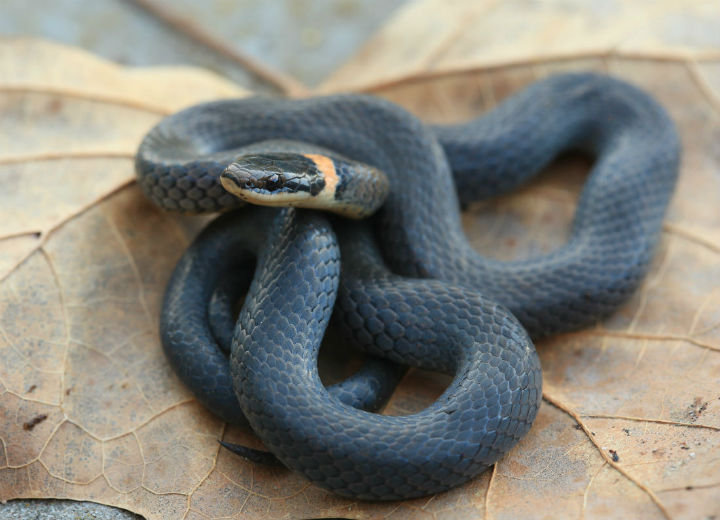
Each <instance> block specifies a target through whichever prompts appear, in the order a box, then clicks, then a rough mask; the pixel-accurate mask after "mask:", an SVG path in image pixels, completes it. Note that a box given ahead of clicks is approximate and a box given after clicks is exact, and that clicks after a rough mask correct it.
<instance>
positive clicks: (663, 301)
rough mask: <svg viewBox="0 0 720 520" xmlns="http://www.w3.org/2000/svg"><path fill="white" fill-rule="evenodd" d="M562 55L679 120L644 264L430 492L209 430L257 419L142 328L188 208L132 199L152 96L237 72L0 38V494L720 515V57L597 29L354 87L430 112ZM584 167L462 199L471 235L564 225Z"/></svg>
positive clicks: (534, 237) (351, 513)
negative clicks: (298, 469)
mask: <svg viewBox="0 0 720 520" xmlns="http://www.w3.org/2000/svg"><path fill="white" fill-rule="evenodd" d="M422 4H424V3H421V4H420V5H422ZM460 4H462V3H460ZM463 34H464V33H463ZM446 41H449V40H446ZM373 45H374V44H373ZM458 45H459V43H458ZM400 48H402V46H401V47H400ZM375 52H378V51H377V50H376V51H375ZM376 56H377V54H376ZM361 58H362V60H364V59H367V58H365V57H362V56H361ZM470 58H471V57H470ZM470 58H468V60H469V61H468V62H470V61H472V60H471V59H470ZM386 59H389V58H386ZM395 59H396V63H397V64H399V63H401V62H402V61H403V60H402V59H401V54H395ZM362 60H360V62H362ZM356 63H358V62H356ZM479 65H482V63H480V64H479ZM352 66H353V65H352V64H351V65H348V67H352ZM439 67H440V69H439V70H441V69H443V67H442V65H439ZM454 67H455V66H454V65H453V67H448V70H452V69H453V68H454ZM563 70H598V71H602V72H607V73H611V74H614V75H617V76H619V77H622V78H625V79H627V80H629V81H631V82H633V83H635V84H637V85H639V86H641V87H643V88H645V89H647V90H649V91H650V92H652V93H653V94H655V95H656V96H657V97H658V98H659V99H660V101H661V102H662V103H663V104H664V105H665V106H666V107H667V108H668V110H669V111H670V113H671V115H672V117H673V118H674V120H675V121H676V123H677V124H678V127H679V129H680V132H681V135H682V141H683V146H684V155H683V161H682V171H681V176H680V181H679V185H678V189H677V192H676V195H675V197H674V200H673V202H672V205H671V208H670V211H669V214H668V217H667V221H666V224H665V228H664V235H663V240H662V243H661V246H660V248H659V251H658V254H657V257H656V260H655V262H654V265H653V268H652V270H651V272H650V274H649V276H648V278H647V280H646V281H645V283H644V285H643V286H642V288H641V290H639V291H638V293H637V294H636V296H635V297H634V298H633V299H632V300H631V301H630V302H628V304H627V305H625V306H624V307H623V308H622V309H620V310H619V311H618V312H617V313H616V314H615V315H614V316H613V317H611V318H610V319H608V320H607V321H605V322H604V323H602V324H601V325H599V326H597V327H596V328H593V329H592V330H587V331H583V332H579V333H575V334H568V335H563V336H559V337H556V338H552V339H550V340H547V341H544V342H542V343H540V344H539V345H538V350H539V353H540V356H541V359H542V364H543V369H544V373H545V391H544V395H545V400H544V403H543V406H542V407H541V410H540V413H539V416H538V419H537V422H536V424H535V425H534V427H533V429H532V430H531V432H530V434H529V435H528V436H527V437H526V438H525V439H524V440H523V441H522V442H521V443H520V444H519V445H518V446H517V447H516V448H515V449H514V450H512V451H511V453H510V454H509V455H508V456H506V457H505V458H503V459H502V460H501V461H500V462H499V463H498V464H497V465H496V466H495V467H494V468H493V470H492V471H489V472H486V473H485V474H483V475H481V476H480V477H478V478H477V479H475V480H474V481H472V482H470V483H468V484H466V485H464V486H462V487H460V488H458V489H455V490H452V491H450V492H447V493H444V494H442V495H438V496H434V497H429V498H426V499H419V500H412V501H405V502H401V503H383V504H368V503H357V502H349V501H347V500H344V499H340V498H337V497H334V496H331V495H329V494H327V493H326V492H325V491H323V490H320V489H318V488H316V487H314V486H311V485H309V484H308V483H307V482H305V481H304V480H303V479H302V478H301V477H299V476H297V475H294V474H292V473H290V472H288V471H284V470H281V469H268V468H262V467H257V466H253V465H252V464H250V463H247V462H244V461H241V460H239V459H237V458H235V457H233V456H232V455H230V454H228V453H227V452H224V451H221V450H220V449H219V447H218V444H217V442H216V439H218V438H221V437H223V438H225V439H226V440H229V441H241V442H246V443H250V444H253V445H256V444H255V443H256V442H257V441H256V440H255V439H254V438H253V437H252V436H251V435H249V434H248V433H247V432H243V431H240V430H233V429H227V427H226V426H225V425H224V424H223V423H221V422H220V421H219V420H217V419H215V418H214V417H212V416H211V415H210V414H209V413H207V412H206V411H204V410H203V409H202V407H200V406H199V405H198V404H197V403H196V402H195V401H194V400H193V398H192V397H191V395H190V394H189V393H188V391H187V390H186V389H185V388H183V386H182V385H181V384H180V383H179V381H178V380H177V378H176V377H175V376H174V375H173V374H172V372H171V371H170V369H169V367H168V366H167V363H166V362H165V359H164V357H163V355H162V352H161V349H160V345H159V340H158V332H157V321H158V320H157V316H158V313H159V305H160V301H161V298H162V293H163V290H164V286H165V283H166V281H167V279H168V277H169V274H170V271H171V269H172V267H173V265H174V263H175V261H176V260H177V258H178V257H179V255H180V254H181V253H182V251H183V249H184V248H185V247H186V245H187V244H188V242H189V240H190V239H191V238H192V236H194V234H195V233H196V232H197V230H198V229H199V227H200V226H201V225H202V223H203V222H204V220H202V219H193V218H190V217H178V216H174V215H169V214H165V213H163V212H161V211H159V210H157V209H155V208H154V207H153V206H152V205H151V204H150V203H148V202H147V201H146V200H145V199H144V198H143V196H142V195H141V194H140V192H139V191H138V190H137V188H136V187H135V185H134V183H133V182H132V178H133V165H132V156H133V153H134V149H135V147H136V145H137V143H138V141H139V139H140V138H141V136H142V135H143V133H144V132H145V131H146V130H147V129H148V128H149V127H150V126H151V125H152V124H153V123H154V122H156V121H157V120H158V119H159V118H160V117H161V116H162V115H164V114H166V113H170V112H172V111H174V110H176V109H178V108H180V107H182V106H186V105H189V104H192V103H195V102H198V101H201V100H205V99H210V98H217V97H227V96H239V95H242V94H243V92H241V91H240V90H239V89H237V88H235V87H233V86H232V85H229V84H227V83H226V82H224V81H223V80H221V79H219V78H217V77H214V76H212V75H210V74H207V73H201V72H198V71H194V70H189V69H186V70H179V69H167V70H165V69H153V70H147V71H134V70H129V69H122V68H118V67H116V66H113V65H110V64H108V63H106V62H103V61H100V60H98V59H96V58H93V57H91V56H89V55H87V54H84V53H82V52H80V51H77V50H74V49H68V48H64V47H60V46H56V45H49V44H44V43H38V42H30V41H22V40H21V41H17V40H15V41H7V42H4V43H2V44H1V45H0V104H2V107H3V111H2V114H3V117H2V118H0V124H1V125H2V128H3V132H2V133H0V135H1V136H2V137H0V184H1V185H2V186H3V190H2V191H1V192H0V208H2V209H0V212H1V215H2V219H0V349H1V350H2V355H1V356H0V388H1V389H2V393H1V394H0V417H1V419H0V425H2V426H0V439H1V440H2V444H0V449H1V450H2V457H1V458H0V465H1V466H2V468H1V469H0V498H1V499H5V500H6V499H12V498H16V497H61V498H72V499H78V500H93V501H97V502H102V503H106V504H111V505H116V506H120V507H124V508H127V509H130V510H132V511H135V512H138V513H140V514H142V515H144V516H146V517H147V518H150V519H155V518H158V519H159V518H163V519H172V518H188V519H201V518H202V519H208V518H238V519H239V518H243V519H245V518H309V517H338V516H340V517H347V518H393V519H397V518H458V519H466V518H467V519H469V518H494V519H504V518H508V519H514V518H638V519H655V518H663V517H667V518H688V519H690V518H705V517H712V515H717V514H720V506H719V505H718V504H720V469H719V468H720V390H718V388H720V384H719V383H720V262H719V261H718V260H720V211H718V208H720V174H719V173H718V172H720V155H719V154H718V152H717V142H718V140H719V138H720V102H719V101H718V96H719V93H720V60H718V61H713V60H711V59H710V58H707V57H706V59H705V61H702V62H698V61H691V60H689V59H688V58H687V56H680V57H678V56H665V57H662V58H659V57H655V58H650V57H647V56H641V57H637V56H636V57H632V56H626V55H622V54H619V53H613V52H608V51H607V49H606V51H604V52H601V53H598V54H597V55H588V56H585V57H583V58H576V59H571V58H569V57H562V58H561V59H549V60H534V61H532V62H529V63H526V64H511V65H506V66H501V64H500V63H499V62H498V63H494V64H493V66H492V67H490V68H488V67H484V66H478V63H475V66H473V67H472V70H467V71H465V72H455V73H440V72H438V71H431V70H429V69H428V68H427V67H425V68H422V67H420V68H419V69H417V70H415V69H413V70H412V71H410V72H408V73H407V75H406V76H407V77H401V76H400V75H396V76H394V77H393V78H392V81H380V80H379V79H377V78H374V77H373V76H372V75H371V74H370V75H369V78H370V79H368V81H367V82H365V83H364V85H365V86H364V90H366V91H369V92H372V93H374V94H377V95H381V96H384V97H387V98H389V99H392V100H394V101H397V102H399V103H401V104H403V105H405V106H406V107H408V108H409V109H411V110H413V111H414V112H415V113H417V114H418V115H420V116H422V117H423V118H425V119H427V120H431V121H443V122H450V121H458V120H462V119H466V118H468V117H472V116H475V115H479V114H481V113H482V112H484V111H486V110H488V109H489V108H491V107H492V106H493V105H494V104H496V103H497V102H498V101H499V100H500V99H502V98H504V97H506V96H508V95H510V94H511V93H512V92H514V91H516V90H518V89H519V88H521V87H522V86H523V85H526V84H528V83H530V82H532V81H534V80H536V79H538V78H541V77H544V76H546V75H548V74H552V73H554V72H559V71H563ZM375 80H377V81H378V82H379V83H377V84H376V85H375V86H373V84H372V83H373V81H375ZM327 88H328V89H330V88H331V87H330V86H328V87H327ZM588 167H589V163H588V161H587V160H586V159H585V158H582V157H568V158H564V159H562V160H560V161H558V162H557V163H556V164H554V165H553V166H552V167H551V168H550V169H549V171H547V172H546V173H544V174H543V175H542V176H540V178H539V179H538V180H537V181H535V182H532V183H531V184H530V185H528V186H527V187H525V188H524V189H523V190H521V191H519V192H517V193H515V194H513V195H511V196H508V197H503V198H501V199H498V200H495V201H492V202H486V203H482V204H477V205H475V206H474V207H472V208H470V210H469V211H468V212H467V213H466V215H465V217H464V219H465V224H466V229H467V232H468V234H469V235H470V237H471V238H472V240H473V241H474V244H475V246H476V247H477V249H478V250H479V251H481V252H483V253H485V254H488V255H493V256H496V257H498V258H518V257H522V256H526V255H532V254H538V253H540V252H543V251H548V250H550V249H552V248H553V247H556V246H557V245H559V244H561V243H562V242H563V240H564V239H565V237H566V234H567V232H568V229H569V223H570V220H571V218H572V212H573V209H574V205H575V200H576V196H577V193H578V192H579V189H580V187H581V185H582V182H583V180H584V175H585V173H586V172H587V169H588ZM446 383H447V381H446V380H445V379H444V378H442V377H438V376H435V375H432V374H429V373H425V372H413V373H411V374H410V376H408V377H407V378H406V380H405V381H404V382H403V385H402V386H401V388H400V389H399V391H398V392H397V394H396V395H395V396H394V398H393V400H392V402H391V403H390V406H389V409H390V411H391V412H393V413H406V412H410V411H413V410H418V409H420V408H422V407H423V406H424V405H426V404H427V403H428V402H430V400H432V399H433V398H435V397H436V396H437V395H439V393H440V392H442V390H443V388H444V385H445V384H446Z"/></svg>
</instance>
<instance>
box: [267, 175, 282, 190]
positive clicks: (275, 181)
mask: <svg viewBox="0 0 720 520" xmlns="http://www.w3.org/2000/svg"><path fill="white" fill-rule="evenodd" d="M281 186H282V178H281V177H280V176H279V175H278V174H277V173H273V174H272V175H270V176H269V177H266V178H265V189H266V190H269V191H273V190H276V189H278V188H279V187H281Z"/></svg>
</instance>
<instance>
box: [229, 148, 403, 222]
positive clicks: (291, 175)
mask: <svg viewBox="0 0 720 520" xmlns="http://www.w3.org/2000/svg"><path fill="white" fill-rule="evenodd" d="M220 182H221V183H222V185H223V187H224V188H225V189H226V190H227V191H228V192H230V193H232V194H233V195H235V196H237V197H239V198H240V199H242V200H244V201H245V202H249V203H251V204H258V205H260V206H296V207H301V208H310V209H319V210H323V211H332V212H334V213H337V214H339V215H343V216H345V217H349V218H364V217H367V216H368V215H370V214H372V213H373V212H374V211H375V210H377V209H378V208H379V207H380V205H381V204H382V202H383V201H384V200H385V197H386V196H387V193H388V190H389V181H388V179H387V176H386V175H385V174H384V173H382V172H380V171H379V170H377V169H375V168H373V167H371V166H368V165H366V164H363V163H359V162H356V161H348V160H345V159H339V158H332V157H329V156H326V155H320V154H312V153H288V152H271V153H259V154H247V155H243V156H241V157H239V158H238V159H237V160H236V161H235V162H233V163H231V164H230V165H229V166H228V167H227V168H226V169H225V171H223V173H222V174H221V175H220Z"/></svg>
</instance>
